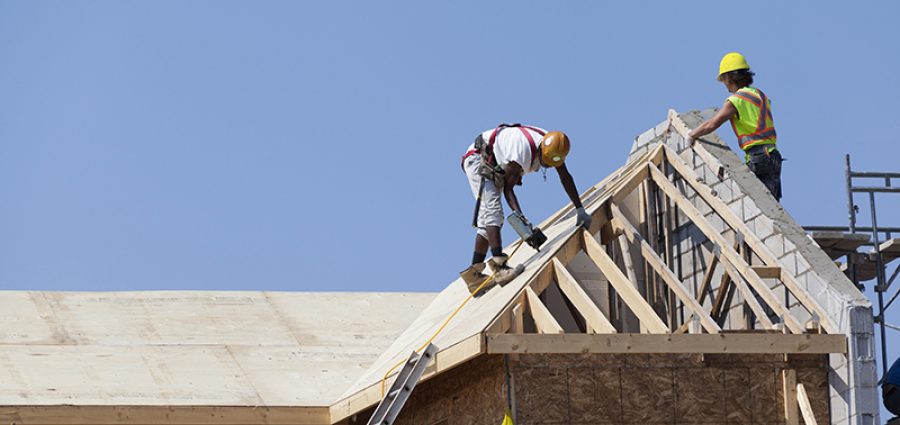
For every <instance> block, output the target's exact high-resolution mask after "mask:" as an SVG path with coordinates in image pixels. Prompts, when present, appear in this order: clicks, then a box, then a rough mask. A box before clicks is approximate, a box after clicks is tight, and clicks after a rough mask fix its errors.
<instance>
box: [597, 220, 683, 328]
mask: <svg viewBox="0 0 900 425" xmlns="http://www.w3.org/2000/svg"><path fill="white" fill-rule="evenodd" d="M581 236H582V240H583V243H584V250H585V253H587V255H588V258H590V259H591V260H592V261H593V262H594V264H596V265H597V267H598V268H599V269H600V271H601V272H603V275H604V276H606V279H607V280H608V281H609V283H610V284H612V286H613V287H614V288H615V289H616V293H617V294H618V295H619V297H620V298H622V301H623V302H625V304H627V305H628V307H629V308H630V309H631V311H632V312H634V314H635V315H636V316H637V317H638V319H640V321H641V324H642V325H644V326H646V328H647V331H648V332H650V333H667V332H668V331H669V328H668V327H666V324H665V323H663V321H662V320H661V319H660V318H659V316H657V315H656V312H655V311H653V308H652V307H650V304H647V301H646V300H644V298H643V297H642V296H641V293H640V292H638V291H637V289H635V288H634V286H633V284H632V283H631V282H630V281H629V280H628V278H627V277H625V275H624V274H622V271H621V270H619V266H617V265H616V263H615V262H614V261H613V260H612V258H610V257H609V254H607V253H606V251H605V250H604V249H603V247H602V246H601V245H600V244H599V243H598V242H597V241H596V240H595V239H594V237H593V236H591V234H590V233H588V232H585V231H582V232H581Z"/></svg>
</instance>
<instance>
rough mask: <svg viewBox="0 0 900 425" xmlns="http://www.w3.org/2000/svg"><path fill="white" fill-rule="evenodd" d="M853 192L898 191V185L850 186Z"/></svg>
mask: <svg viewBox="0 0 900 425" xmlns="http://www.w3.org/2000/svg"><path fill="white" fill-rule="evenodd" d="M851 190H852V191H854V192H868V193H876V192H880V193H900V187H879V186H857V187H854V188H851Z"/></svg>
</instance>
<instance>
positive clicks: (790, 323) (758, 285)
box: [649, 166, 803, 333]
mask: <svg viewBox="0 0 900 425" xmlns="http://www.w3.org/2000/svg"><path fill="white" fill-rule="evenodd" d="M649 168H650V176H651V178H653V180H655V181H656V184H657V185H658V186H659V187H660V188H661V189H662V190H663V191H664V192H666V193H668V194H669V197H670V198H672V199H674V200H675V203H676V204H678V207H679V208H680V209H681V211H682V212H684V213H685V215H687V216H688V217H689V218H690V219H691V221H693V223H694V224H695V225H696V226H697V227H698V228H700V231H702V232H703V233H704V234H705V235H706V237H707V238H709V239H710V240H711V241H713V243H715V244H718V245H719V246H720V247H722V257H723V258H722V263H723V265H724V264H725V263H730V265H731V266H734V268H735V269H736V270H737V271H738V273H739V274H740V275H741V276H743V277H744V278H745V279H746V280H747V281H748V282H749V283H750V285H752V286H753V289H755V290H756V292H758V293H759V295H760V297H762V299H763V300H764V301H765V302H766V304H768V305H769V307H770V308H771V309H772V310H774V311H775V313H777V314H778V315H780V316H783V317H784V323H785V325H786V326H787V327H788V328H789V329H790V330H791V331H793V332H795V333H803V326H802V325H801V324H800V322H798V321H797V319H796V318H794V316H793V315H791V313H790V311H788V309H787V307H786V306H784V305H782V304H781V302H780V301H779V300H778V297H776V296H775V294H774V293H773V292H772V290H771V289H769V287H768V286H767V285H766V283H765V282H763V281H762V279H760V277H759V276H758V275H757V274H756V273H754V272H753V271H752V270H750V265H748V264H747V262H746V261H744V259H743V258H741V256H740V255H739V254H738V253H737V252H735V251H734V250H733V249H731V247H730V246H728V245H727V244H726V242H725V238H723V237H722V235H721V234H720V233H719V232H718V231H717V230H716V229H715V228H714V227H713V226H712V225H711V224H709V221H707V220H706V218H705V217H703V215H702V214H700V211H697V208H696V207H694V205H693V204H691V202H690V201H689V200H688V199H687V198H686V197H684V196H682V195H681V194H680V192H678V189H676V188H675V186H673V185H672V183H671V182H669V180H668V179H666V177H665V175H663V174H662V172H661V171H659V170H658V169H657V168H656V167H654V166H649ZM714 209H715V208H714ZM726 210H727V207H726ZM730 211H731V210H727V212H730ZM717 212H719V213H720V214H724V212H720V211H717ZM732 279H734V277H732ZM735 283H737V282H735Z"/></svg>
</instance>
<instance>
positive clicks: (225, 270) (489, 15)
mask: <svg viewBox="0 0 900 425" xmlns="http://www.w3.org/2000/svg"><path fill="white" fill-rule="evenodd" d="M844 4H847V3H845V2H842V3H839V4H838V3H831V2H805V1H803V2H801V1H797V2H772V3H763V4H754V6H753V7H749V8H745V10H743V11H741V10H738V9H730V10H729V9H728V8H726V7H723V6H722V3H721V2H718V3H715V2H615V3H612V2H610V3H606V2H586V1H577V2H534V1H515V2H513V1H491V2H485V1H477V2H475V1H456V2H447V1H443V2H442V1H425V2H423V1H412V2H399V1H396V2H394V1H390V2H384V1H381V2H363V1H358V2H346V1H316V2H312V1H305V2H294V1H291V2H249V1H247V2H228V1H214V2H213V1H190V2H175V1H153V2H151V1H144V2H133V1H121V2H120V1H117V2H112V1H110V2H89V1H79V2H42V1H16V2H10V1H0V61H2V62H0V201H2V202H0V288H6V289H43V290H139V289H265V290H338V291H437V290H440V289H442V288H443V287H444V286H445V285H446V284H447V283H448V282H450V281H451V280H453V279H454V278H455V277H456V274H457V272H459V271H460V270H461V269H462V268H464V267H465V266H466V265H467V264H468V261H469V260H470V257H471V250H472V246H471V245H472V239H473V236H472V230H471V228H470V225H469V223H470V221H469V220H470V217H471V213H472V207H473V200H472V196H471V193H470V192H469V188H468V186H467V183H466V180H465V178H464V177H463V174H462V172H461V171H460V168H459V156H460V155H461V154H462V153H463V151H464V149H465V147H466V146H467V145H468V144H469V143H470V142H471V141H472V139H473V138H474V137H475V135H476V134H477V133H478V132H479V131H482V130H484V129H487V128H490V127H492V126H494V125H495V124H497V123H499V122H502V121H510V122H512V121H514V122H525V123H530V124H534V125H539V126H543V127H547V128H550V129H561V130H564V131H566V132H567V133H568V134H569V135H570V137H571V138H572V142H573V149H572V153H571V155H570V158H569V160H568V161H567V163H568V164H569V168H570V170H571V171H572V173H573V175H574V176H575V179H576V182H577V183H578V186H579V189H580V190H583V189H584V188H586V187H588V186H589V185H592V184H594V183H595V182H597V181H599V180H600V179H601V178H603V177H605V176H606V175H607V174H608V173H610V172H611V171H612V170H614V169H615V168H616V167H618V166H620V165H621V164H622V163H623V162H624V160H625V157H626V154H627V153H628V150H629V148H630V146H631V143H632V140H633V138H634V137H635V136H636V135H638V134H640V133H641V132H643V131H644V130H646V129H647V128H649V127H651V126H653V125H656V124H657V123H658V122H660V121H662V120H664V119H665V115H666V110H667V109H668V108H675V109H676V110H679V111H684V110H689V109H702V108H707V107H712V106H720V105H721V104H722V102H723V100H724V98H725V96H726V94H727V93H726V92H725V90H724V88H723V87H722V85H721V84H720V83H718V82H716V80H715V76H716V73H717V67H718V62H719V59H720V58H721V56H722V55H723V54H724V53H726V52H729V51H732V50H735V51H740V52H742V53H744V54H746V55H747V57H748V59H749V61H750V64H751V66H752V68H753V69H754V71H756V72H757V85H758V86H759V87H760V88H762V89H763V90H765V91H766V93H767V94H768V95H769V96H770V97H771V98H772V100H773V111H774V116H775V122H776V125H777V128H778V133H779V145H780V147H781V149H782V151H783V153H784V156H785V157H787V158H788V161H787V162H786V163H785V166H784V167H785V168H784V174H783V179H784V192H785V199H784V202H783V203H784V205H785V208H786V209H787V210H788V212H790V213H791V214H792V215H793V216H794V217H795V218H796V219H797V220H798V221H799V222H800V223H802V224H822V225H825V224H829V225H846V223H847V217H846V216H847V213H846V195H845V192H844V186H843V185H844V181H843V155H844V154H845V153H850V154H851V155H852V160H853V163H854V166H855V167H858V168H859V169H865V170H872V171H887V170H893V171H897V170H900V120H898V118H897V111H898V110H900V90H898V89H900V82H898V81H900V79H898V78H897V77H896V76H895V74H896V72H897V70H898V69H900V54H898V49H897V43H898V41H900V25H897V22H896V19H897V17H898V16H900V3H898V2H891V1H884V2H865V3H860V2H857V3H854V5H853V6H852V7H848V6H843V5H844ZM751 10H755V12H751ZM719 134H720V135H721V136H723V137H724V138H725V139H726V140H728V141H729V142H731V143H734V136H733V135H732V134H730V129H728V128H723V129H722V130H721V131H720V132H719ZM894 198H900V197H898V196H894ZM519 199H520V201H521V203H522V206H523V209H524V210H525V213H526V214H527V215H528V216H529V217H530V218H531V219H532V221H536V222H537V221H541V220H542V219H544V218H545V217H547V216H548V215H549V214H550V213H552V212H553V211H555V210H557V209H558V208H560V207H561V206H562V205H563V204H564V203H565V202H566V201H567V198H566V196H565V194H564V193H563V191H562V188H561V187H560V185H559V183H558V180H557V179H556V177H555V175H554V174H553V173H551V174H550V175H549V178H548V181H547V182H546V183H545V182H543V181H542V180H541V178H540V176H539V175H531V176H529V177H528V178H526V182H525V186H524V187H522V188H521V190H520V191H519ZM884 199H885V201H884V202H882V201H880V200H879V202H880V210H881V222H882V223H881V224H882V225H894V226H900V200H898V199H895V200H893V201H892V202H888V200H889V199H890V197H884ZM864 201H866V199H865V198H862V197H860V198H859V200H858V203H860V204H861V206H862V207H863V210H862V214H863V215H864V216H865V217H868V210H867V207H866V206H867V205H868V203H867V201H866V202H864ZM862 221H863V223H866V222H868V220H867V219H864V220H862ZM506 235H507V240H508V241H509V240H512V233H507V234H506ZM892 317H893V321H894V323H898V322H900V311H898V312H895V313H894V314H893V315H892ZM889 320H890V319H889Z"/></svg>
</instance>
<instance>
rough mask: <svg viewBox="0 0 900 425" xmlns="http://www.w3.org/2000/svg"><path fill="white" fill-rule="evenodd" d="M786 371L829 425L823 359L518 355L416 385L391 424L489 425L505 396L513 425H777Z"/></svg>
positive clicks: (362, 419) (482, 361) (483, 360)
mask: <svg viewBox="0 0 900 425" xmlns="http://www.w3.org/2000/svg"><path fill="white" fill-rule="evenodd" d="M507 365H508V370H509V379H508V380H507ZM786 368H790V369H794V370H796V373H797V382H800V383H803V384H804V386H805V387H806V390H807V392H808V394H809V397H810V400H811V402H812V407H813V411H814V412H815V415H816V420H817V421H818V423H820V424H827V423H829V420H830V416H829V406H828V403H829V398H828V366H827V358H826V356H823V355H803V356H791V357H790V358H789V359H788V360H787V361H785V359H784V356H783V355H722V354H717V355H699V354H690V355H683V354H665V355H658V354H654V355H650V354H647V355H644V354H624V355H621V354H620V355H610V354H585V355H569V354H522V355H508V356H504V355H482V356H480V357H478V358H476V359H473V360H472V361H469V362H467V363H464V364H463V365H460V366H459V367H457V368H455V369H453V370H451V371H448V372H446V373H443V374H441V375H439V376H437V377H436V378H434V379H432V380H429V381H425V382H423V383H421V384H419V385H418V386H417V387H416V388H415V390H414V391H413V395H412V397H410V399H409V401H408V402H407V404H406V406H405V407H404V408H403V411H402V412H401V414H400V416H399V417H398V418H397V422H396V424H397V425H497V424H499V423H500V422H501V421H502V419H503V414H504V412H505V411H506V408H507V390H508V388H512V394H511V402H512V406H513V408H512V409H511V411H512V414H513V417H514V420H515V423H516V424H517V425H549V424H554V425H557V424H571V425H601V424H603V425H606V424H620V425H625V424H696V425H713V424H716V425H719V424H765V425H777V424H783V423H784V419H783V412H784V407H783V395H782V378H781V371H782V370H784V369H786ZM508 383H509V386H508ZM371 414H372V409H369V411H367V412H364V413H362V414H360V415H357V416H356V417H355V419H354V418H351V419H348V420H347V421H344V422H342V423H343V424H347V425H356V424H363V423H366V422H367V421H368V419H369V417H370V416H371Z"/></svg>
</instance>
